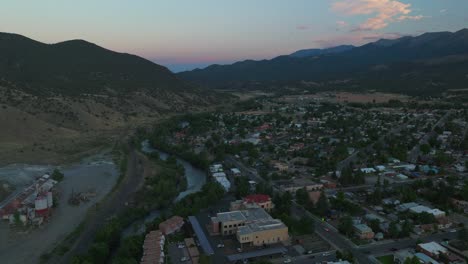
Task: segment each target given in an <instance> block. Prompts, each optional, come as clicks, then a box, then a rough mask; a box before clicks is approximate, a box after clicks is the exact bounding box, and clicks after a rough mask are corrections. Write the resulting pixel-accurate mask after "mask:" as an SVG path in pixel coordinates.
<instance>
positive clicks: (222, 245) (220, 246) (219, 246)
mask: <svg viewBox="0 0 468 264" xmlns="http://www.w3.org/2000/svg"><path fill="white" fill-rule="evenodd" d="M216 247H217V248H223V247H224V244H222V243H219V244H218V245H216Z"/></svg>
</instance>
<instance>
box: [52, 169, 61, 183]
mask: <svg viewBox="0 0 468 264" xmlns="http://www.w3.org/2000/svg"><path fill="white" fill-rule="evenodd" d="M63 177H64V175H63V173H62V172H61V171H60V170H59V169H55V170H54V171H53V172H52V179H53V180H54V181H58V182H59V181H62V180H63Z"/></svg>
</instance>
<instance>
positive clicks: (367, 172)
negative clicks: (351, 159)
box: [361, 168, 377, 174]
mask: <svg viewBox="0 0 468 264" xmlns="http://www.w3.org/2000/svg"><path fill="white" fill-rule="evenodd" d="M361 172H364V173H365V174H369V173H375V172H377V171H376V170H375V169H374V168H361Z"/></svg>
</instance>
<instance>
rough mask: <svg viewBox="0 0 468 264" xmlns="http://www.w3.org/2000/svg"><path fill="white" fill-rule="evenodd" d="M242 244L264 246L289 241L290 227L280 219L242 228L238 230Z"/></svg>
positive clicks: (238, 237)
mask: <svg viewBox="0 0 468 264" xmlns="http://www.w3.org/2000/svg"><path fill="white" fill-rule="evenodd" d="M236 236H237V240H238V241H239V243H241V244H243V245H244V244H247V245H253V246H263V245H269V244H275V243H281V242H285V241H288V240H289V234H288V227H287V226H286V225H285V224H284V223H283V222H281V221H280V220H278V219H273V220H262V221H257V222H254V223H250V224H246V225H245V226H241V227H239V228H238V230H237V234H236Z"/></svg>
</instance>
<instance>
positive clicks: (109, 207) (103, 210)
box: [49, 148, 145, 263]
mask: <svg viewBox="0 0 468 264" xmlns="http://www.w3.org/2000/svg"><path fill="white" fill-rule="evenodd" d="M144 160H145V157H144V156H143V155H142V154H141V153H139V152H138V151H137V150H135V149H134V148H132V149H131V150H130V152H129V154H128V161H127V173H126V175H125V178H124V179H123V180H122V182H121V183H120V184H119V185H118V187H117V189H116V190H114V192H113V193H111V194H110V195H109V196H108V197H107V198H106V199H105V200H104V201H102V202H101V203H100V204H99V206H98V207H97V208H94V209H90V214H89V217H88V218H87V219H86V223H85V227H84V230H83V231H82V232H81V233H80V235H79V236H78V238H77V239H76V240H75V242H74V244H73V246H72V247H71V249H70V250H69V251H68V252H67V253H66V254H65V255H64V256H63V257H54V258H53V259H51V260H50V261H49V263H69V262H70V259H71V258H72V257H73V256H75V255H77V254H82V253H85V252H86V251H87V250H88V248H89V246H90V245H91V244H92V242H93V239H94V235H95V234H96V232H97V230H99V228H100V227H102V226H103V225H104V224H105V222H106V220H107V219H109V218H111V217H112V216H115V215H117V214H119V213H120V212H122V211H123V210H124V209H125V208H126V205H125V204H126V202H128V201H129V200H130V199H131V197H132V195H133V194H134V193H135V192H136V191H137V190H138V189H139V188H140V187H141V186H142V184H143V180H144V177H143V175H144V168H143V165H142V164H143V162H144Z"/></svg>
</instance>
